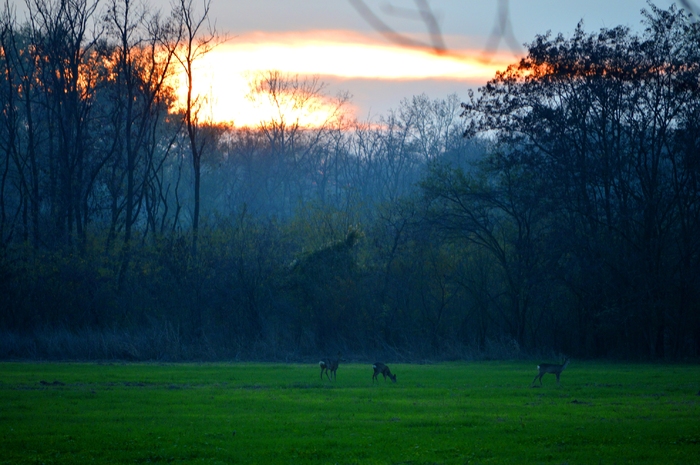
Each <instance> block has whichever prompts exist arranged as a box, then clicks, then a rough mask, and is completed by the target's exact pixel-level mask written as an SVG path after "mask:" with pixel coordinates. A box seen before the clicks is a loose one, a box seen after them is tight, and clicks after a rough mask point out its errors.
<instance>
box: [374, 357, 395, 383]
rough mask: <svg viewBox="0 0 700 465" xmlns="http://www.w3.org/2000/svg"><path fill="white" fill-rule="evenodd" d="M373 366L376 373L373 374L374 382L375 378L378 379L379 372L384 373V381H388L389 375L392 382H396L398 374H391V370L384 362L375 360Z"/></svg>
mask: <svg viewBox="0 0 700 465" xmlns="http://www.w3.org/2000/svg"><path fill="white" fill-rule="evenodd" d="M372 368H374V373H373V374H372V382H373V383H374V380H375V379H376V380H377V381H379V380H378V379H377V375H378V374H380V373H381V374H382V375H384V381H386V377H387V376H388V377H389V378H390V379H391V381H392V382H394V383H395V382H396V375H392V374H391V370H390V369H389V367H388V366H386V365H384V364H383V363H382V362H374V365H372Z"/></svg>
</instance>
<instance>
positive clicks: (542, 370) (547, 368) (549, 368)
mask: <svg viewBox="0 0 700 465" xmlns="http://www.w3.org/2000/svg"><path fill="white" fill-rule="evenodd" d="M568 364H569V359H568V358H567V359H566V360H565V361H564V364H563V365H555V364H552V363H542V364H540V365H537V370H538V371H539V372H538V373H537V376H535V379H533V380H532V384H535V381H536V380H537V378H539V379H540V386H541V385H542V377H543V376H544V375H546V374H547V373H552V374H554V375H557V384H559V375H561V372H562V371H564V368H566V366H567V365H568ZM532 384H531V386H532Z"/></svg>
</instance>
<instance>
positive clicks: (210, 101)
mask: <svg viewBox="0 0 700 465" xmlns="http://www.w3.org/2000/svg"><path fill="white" fill-rule="evenodd" d="M470 57H472V58H470ZM480 57H481V52H480V51H468V50H466V51H457V53H455V54H451V55H436V54H434V53H430V52H427V51H424V50H418V49H411V48H405V47H400V46H398V45H392V44H387V43H386V42H377V41H372V40H370V39H368V38H367V37H366V36H362V35H361V34H358V33H352V32H348V31H309V32H303V33H250V34H245V35H242V36H237V37H234V38H233V39H231V40H230V41H229V42H227V43H224V44H222V45H219V46H218V47H216V48H215V49H214V50H212V51H211V52H209V53H208V54H207V55H205V56H204V57H202V58H200V59H199V61H198V62H197V63H196V68H195V79H194V82H195V93H196V94H198V95H200V96H202V97H204V98H205V99H206V103H205V105H204V111H203V115H204V116H205V117H208V118H209V119H211V120H213V121H215V122H223V121H233V122H234V124H235V125H237V126H254V125H256V124H258V123H259V122H260V121H262V120H265V119H269V117H270V115H269V111H270V109H269V108H268V109H266V108H264V106H261V105H259V104H258V105H255V104H254V103H255V102H252V101H251V99H249V98H246V95H247V94H249V91H250V89H249V81H250V77H251V76H252V75H254V74H255V73H259V72H262V71H266V70H272V69H274V70H279V71H280V72H281V73H284V74H290V75H295V74H299V75H307V76H308V75H320V76H331V77H340V78H354V79H358V78H359V79H372V80H421V79H446V80H454V81H474V80H483V81H484V82H485V81H486V80H487V79H489V78H491V77H493V76H494V74H495V72H496V71H497V70H498V69H503V68H505V66H506V61H505V60H498V61H496V60H494V61H492V62H490V63H484V62H483V61H481V60H480ZM511 60H512V58H511ZM182 95H184V90H183V91H182ZM328 104H329V105H330V104H331V102H330V101H329V102H328ZM322 107H323V106H321V108H320V109H319V110H318V111H320V112H323V111H325V112H326V113H328V111H329V110H328V109H326V110H324V109H323V108H322ZM311 119H312V120H313V119H314V118H313V117H311ZM316 120H318V117H316Z"/></svg>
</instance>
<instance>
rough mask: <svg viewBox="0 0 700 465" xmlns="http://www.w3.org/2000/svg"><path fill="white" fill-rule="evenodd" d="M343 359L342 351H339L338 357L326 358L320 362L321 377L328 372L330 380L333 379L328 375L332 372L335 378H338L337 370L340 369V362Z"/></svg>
mask: <svg viewBox="0 0 700 465" xmlns="http://www.w3.org/2000/svg"><path fill="white" fill-rule="evenodd" d="M341 361H344V360H343V359H342V358H341V357H340V352H339V353H338V358H335V359H332V358H324V359H323V360H321V361H320V362H318V366H320V367H321V379H323V373H324V372H325V373H326V377H327V378H328V381H330V380H331V377H330V376H328V373H329V372H330V374H331V375H333V379H336V371H337V370H338V365H339V364H340V362H341Z"/></svg>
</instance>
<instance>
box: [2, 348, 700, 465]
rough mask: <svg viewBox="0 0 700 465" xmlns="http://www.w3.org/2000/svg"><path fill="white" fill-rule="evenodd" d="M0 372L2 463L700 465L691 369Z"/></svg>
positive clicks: (111, 368) (161, 367) (105, 368)
mask: <svg viewBox="0 0 700 465" xmlns="http://www.w3.org/2000/svg"><path fill="white" fill-rule="evenodd" d="M535 366H536V362H520V361H519V362H477V363H465V362H459V363H439V364H429V365H417V364H411V365H408V364H405V365H402V364H390V367H391V369H392V371H393V372H394V373H396V374H397V375H398V382H397V383H396V384H392V383H391V382H389V381H388V380H387V381H386V382H385V381H384V379H383V378H382V377H381V376H380V377H379V379H380V382H379V383H374V384H373V383H372V380H371V377H372V368H371V365H370V363H347V364H341V365H340V368H339V369H338V373H337V381H334V382H329V381H328V380H327V379H325V378H324V379H323V380H321V379H319V374H320V369H319V368H318V366H317V365H315V364H307V365H305V364H253V363H250V364H249V363H232V364H225V363H222V364H146V363H143V364H142V363H138V364H131V363H129V364H90V363H0V464H25V463H26V464H40V463H43V464H63V463H65V464H68V463H115V464H116V463H137V464H138V463H212V464H216V463H221V464H230V463H241V464H252V463H259V464H274V463H285V464H314V463H319V464H321V463H323V464H325V463H331V464H334V463H338V464H352V463H357V464H372V463H381V464H384V463H387V464H388V463H404V464H443V463H444V464H466V463H469V464H487V463H499V464H500V463H504V464H550V463H551V464H586V463H591V464H626V463H634V464H640V463H658V464H684V465H686V464H700V395H698V391H699V390H700V368H699V367H698V366H695V365H661V364H658V365H656V364H654V365H650V364H645V365H641V364H639V365H636V364H634V365H633V364H603V363H593V362H577V361H576V360H574V361H573V362H572V363H571V364H570V365H569V367H568V368H567V369H566V370H565V371H564V372H563V373H562V375H561V384H560V385H559V386H558V385H557V384H556V379H555V377H554V376H553V375H549V374H548V375H545V376H544V378H543V380H542V381H543V386H542V387H539V384H538V387H534V388H533V387H530V383H531V381H532V378H533V377H534V376H535V374H536V373H537V370H536V368H535Z"/></svg>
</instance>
